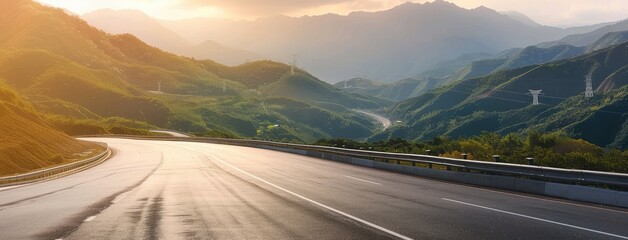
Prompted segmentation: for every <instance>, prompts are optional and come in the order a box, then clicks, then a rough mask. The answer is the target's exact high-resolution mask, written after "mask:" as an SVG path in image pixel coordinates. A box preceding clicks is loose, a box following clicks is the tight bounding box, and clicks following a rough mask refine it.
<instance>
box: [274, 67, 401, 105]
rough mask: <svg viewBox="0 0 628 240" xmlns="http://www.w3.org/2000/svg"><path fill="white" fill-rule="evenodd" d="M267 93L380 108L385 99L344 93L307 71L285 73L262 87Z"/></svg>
mask: <svg viewBox="0 0 628 240" xmlns="http://www.w3.org/2000/svg"><path fill="white" fill-rule="evenodd" d="M262 92H264V93H266V94H268V95H275V96H283V97H289V98H294V99H299V100H301V101H305V102H310V103H323V104H325V103H332V104H337V105H341V106H344V107H347V108H380V107H383V106H386V105H387V104H386V103H390V102H389V101H385V100H382V99H378V98H375V97H366V96H362V95H359V94H353V93H346V92H343V91H341V90H340V89H338V88H336V87H334V86H332V85H329V84H327V83H325V82H323V81H321V80H318V79H316V78H315V77H314V76H312V75H309V74H307V73H298V74H295V75H294V76H292V75H289V74H286V75H284V76H283V77H282V78H281V79H280V80H279V81H277V82H274V83H272V84H269V85H268V86H266V87H264V88H262Z"/></svg>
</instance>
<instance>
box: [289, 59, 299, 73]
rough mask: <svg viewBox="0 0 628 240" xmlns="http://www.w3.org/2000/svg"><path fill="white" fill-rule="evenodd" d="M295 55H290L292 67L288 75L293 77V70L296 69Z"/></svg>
mask: <svg viewBox="0 0 628 240" xmlns="http://www.w3.org/2000/svg"><path fill="white" fill-rule="evenodd" d="M297 56H298V55H297V54H292V66H291V68H290V74H291V75H293V76H294V69H295V68H296V67H297Z"/></svg>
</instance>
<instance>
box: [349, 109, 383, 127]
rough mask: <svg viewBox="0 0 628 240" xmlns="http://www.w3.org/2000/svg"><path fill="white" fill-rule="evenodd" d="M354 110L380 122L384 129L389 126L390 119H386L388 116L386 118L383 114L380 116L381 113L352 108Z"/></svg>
mask: <svg viewBox="0 0 628 240" xmlns="http://www.w3.org/2000/svg"><path fill="white" fill-rule="evenodd" d="M354 111H356V112H358V113H361V114H364V115H366V116H368V117H370V118H372V119H375V121H378V122H380V123H381V124H382V126H383V127H384V130H386V129H388V128H389V127H390V119H388V118H386V117H384V116H381V115H378V114H375V113H372V112H367V111H364V110H357V109H354Z"/></svg>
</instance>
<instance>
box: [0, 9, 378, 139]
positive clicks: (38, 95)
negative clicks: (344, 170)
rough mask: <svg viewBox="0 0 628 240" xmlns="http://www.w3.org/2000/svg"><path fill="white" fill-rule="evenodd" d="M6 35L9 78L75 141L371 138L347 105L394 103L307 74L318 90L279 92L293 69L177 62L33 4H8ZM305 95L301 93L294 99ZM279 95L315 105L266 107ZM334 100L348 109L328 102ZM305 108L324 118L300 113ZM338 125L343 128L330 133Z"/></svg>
mask: <svg viewBox="0 0 628 240" xmlns="http://www.w3.org/2000/svg"><path fill="white" fill-rule="evenodd" d="M0 32H2V33H3V34H2V35H1V36H0V78H4V79H6V82H7V83H8V85H9V86H10V87H11V88H14V89H16V90H17V91H18V92H19V93H20V94H22V95H24V96H26V97H28V98H29V99H33V100H35V101H33V104H34V109H36V110H38V111H41V112H44V113H45V114H46V115H49V116H51V117H50V119H51V120H52V123H53V124H54V125H55V126H57V127H59V128H60V129H62V130H63V131H65V132H67V133H71V134H94V133H107V132H126V133H142V134H147V133H146V128H150V127H162V128H174V129H176V130H180V131H186V132H187V131H190V132H196V133H198V134H200V135H219V136H233V137H252V138H273V139H275V138H276V139H279V140H281V139H286V140H288V141H314V140H316V138H317V137H334V136H336V137H340V136H342V137H347V136H351V137H360V138H364V137H367V136H368V135H369V134H371V130H370V129H374V128H375V126H374V124H373V123H371V122H370V120H368V119H367V118H366V117H363V116H356V115H355V114H354V113H352V112H351V111H350V110H348V109H346V108H345V107H347V108H349V107H361V108H378V107H382V106H384V105H385V104H387V103H388V102H386V101H382V100H379V99H376V98H368V97H363V96H359V95H354V94H347V93H343V92H340V91H338V90H337V89H335V88H334V87H332V86H331V85H329V84H327V83H323V82H320V81H318V80H317V79H315V78H314V77H312V76H311V75H309V74H308V73H306V72H303V71H301V70H298V72H299V74H300V75H303V76H307V81H306V82H310V83H314V85H308V86H309V87H312V86H314V87H315V88H312V89H308V88H307V87H304V86H296V85H291V84H287V85H286V87H288V88H277V87H271V85H272V86H280V85H281V84H279V82H283V81H286V78H285V77H284V76H285V75H286V74H287V73H289V72H290V67H289V66H288V65H285V64H282V63H276V62H270V61H258V62H251V63H247V64H243V65H240V66H235V67H229V66H225V65H221V64H218V63H215V62H212V61H209V60H204V61H198V60H195V59H191V58H185V57H181V56H177V55H174V54H171V53H168V52H165V51H162V50H160V49H158V48H155V47H151V46H149V45H147V44H145V43H143V42H142V41H140V40H139V39H138V38H136V37H135V36H133V35H129V34H122V35H110V34H107V33H105V32H102V31H100V30H98V29H95V28H93V27H91V26H89V25H88V24H87V23H85V22H84V21H82V20H80V19H79V18H77V17H75V16H69V15H67V14H66V13H65V12H64V11H63V10H60V9H54V8H49V7H45V6H42V5H40V4H38V3H36V2H33V1H29V0H16V1H4V2H2V3H0ZM305 84H307V83H305ZM261 88H264V89H276V90H277V91H270V90H269V91H261V92H260V91H259V90H260V89H261ZM298 88H300V91H301V92H299V93H300V94H297V95H291V94H290V92H291V91H296V90H297V89H298ZM319 90H320V91H319ZM319 94H320V95H321V96H324V98H319V97H318V95H319ZM275 97H291V98H294V99H298V101H300V102H301V104H306V105H307V107H295V106H294V105H293V104H290V103H286V102H281V103H277V104H276V106H274V107H273V106H270V107H268V106H265V107H262V106H260V103H264V102H266V101H269V100H272V99H274V98H275ZM329 99H335V100H332V102H333V103H335V104H341V105H342V106H329V105H324V104H321V103H320V102H321V101H322V100H329ZM319 106H320V107H319ZM321 107H323V108H321ZM304 109H307V112H319V114H318V115H321V116H322V117H319V118H303V117H299V115H298V114H294V113H295V112H298V111H306V110H304ZM312 114H314V113H312ZM111 119H114V120H113V121H110V120H111ZM337 119H341V120H342V121H336V120H337ZM279 120H281V121H279ZM274 122H283V127H282V128H281V129H282V131H279V130H276V131H273V134H271V135H268V134H266V133H267V132H269V131H264V130H263V129H265V128H267V127H268V125H269V124H270V123H273V124H272V125H273V126H274V125H276V124H274ZM334 123H338V124H340V125H339V126H338V127H336V126H334V127H330V126H329V124H332V125H333V124H334ZM284 129H285V131H283V130H284ZM297 129H299V130H297ZM339 129H345V130H339ZM279 132H280V133H279ZM349 132H351V133H349ZM265 134H266V135H265Z"/></svg>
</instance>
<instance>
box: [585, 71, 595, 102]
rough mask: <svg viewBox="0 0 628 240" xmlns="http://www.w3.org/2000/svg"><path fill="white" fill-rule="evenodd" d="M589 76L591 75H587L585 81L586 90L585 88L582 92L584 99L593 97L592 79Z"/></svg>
mask: <svg viewBox="0 0 628 240" xmlns="http://www.w3.org/2000/svg"><path fill="white" fill-rule="evenodd" d="M591 75H592V74H589V75H587V78H586V80H585V82H586V88H585V91H584V97H586V98H590V97H593V78H592V76H591Z"/></svg>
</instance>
